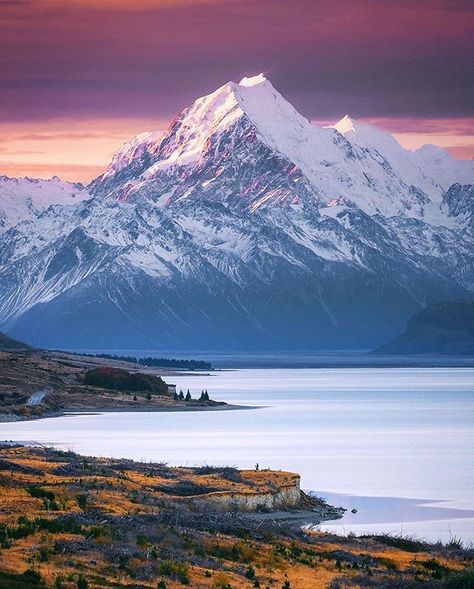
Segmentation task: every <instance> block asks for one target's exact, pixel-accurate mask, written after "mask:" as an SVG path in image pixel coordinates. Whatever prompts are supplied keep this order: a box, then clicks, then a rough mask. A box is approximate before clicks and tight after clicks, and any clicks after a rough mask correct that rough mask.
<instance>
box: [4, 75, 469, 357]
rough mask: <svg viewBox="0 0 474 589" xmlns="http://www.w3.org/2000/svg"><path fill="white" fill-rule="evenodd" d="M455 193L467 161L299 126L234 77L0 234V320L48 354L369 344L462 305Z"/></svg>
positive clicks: (270, 94)
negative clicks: (439, 305)
mask: <svg viewBox="0 0 474 589" xmlns="http://www.w3.org/2000/svg"><path fill="white" fill-rule="evenodd" d="M5 182H6V181H5ZM54 182H56V183H57V179H56V180H54ZM473 183H474V164H473V163H472V162H458V161H456V160H453V159H452V158H450V156H449V155H447V154H446V153H445V152H443V151H442V150H436V149H434V148H433V149H431V148H429V147H428V148H425V149H423V150H420V151H419V152H410V151H407V150H405V149H403V148H402V147H401V146H400V145H399V144H398V143H397V142H396V141H395V140H394V138H393V137H392V136H390V135H388V134H386V133H383V132H381V131H379V130H378V129H376V128H375V127H372V126H369V125H363V124H360V123H358V122H357V121H355V122H354V121H352V120H351V119H350V118H349V117H344V119H342V120H341V121H340V122H339V123H337V124H336V125H335V126H334V127H329V128H321V127H315V126H314V125H312V124H311V123H309V122H308V121H307V120H306V119H304V117H302V116H301V115H299V114H298V113H297V112H296V111H295V110H294V109H293V107H292V106H291V105H290V104H288V103H287V102H286V101H285V100H284V98H283V97H282V96H281V95H280V94H278V92H277V91H276V90H275V89H274V88H273V87H272V86H271V84H270V83H269V82H268V81H267V80H265V78H263V77H262V76H257V77H256V78H250V79H248V78H244V80H242V81H241V82H240V84H235V83H229V84H226V85H225V86H223V87H222V88H219V89H218V90H217V91H216V92H214V93H213V94H210V95H209V96H206V97H203V98H200V99H198V100H197V101H196V102H195V103H194V104H193V105H191V106H190V107H189V108H188V109H185V110H184V111H183V112H182V113H181V114H180V115H179V116H178V117H177V118H176V119H175V120H174V121H173V122H172V123H171V125H170V128H169V130H168V131H167V132H166V133H165V134H164V136H162V137H159V136H157V135H156V134H153V133H147V134H143V135H140V136H138V137H136V138H134V139H132V140H131V141H130V142H128V143H126V144H125V145H124V146H123V147H122V148H121V149H120V150H119V152H118V153H117V154H116V155H115V157H114V159H113V161H112V163H111V164H110V166H109V167H108V168H107V170H106V171H105V173H104V174H103V175H102V176H100V177H98V178H97V179H96V180H94V181H93V182H92V183H91V185H90V186H89V189H88V190H89V193H86V192H85V191H84V190H83V189H82V188H81V187H77V186H75V185H74V186H72V185H68V186H67V187H66V188H65V189H64V190H63V191H62V192H61V193H60V197H59V196H58V198H52V199H50V200H49V201H47V203H48V207H46V206H44V207H42V208H41V207H36V208H32V207H29V208H28V211H29V212H28V217H27V220H26V221H24V222H20V223H17V224H13V226H11V227H10V228H9V229H7V228H6V227H5V229H6V230H5V231H4V233H3V235H0V278H1V280H0V325H1V326H3V329H5V330H7V331H8V332H9V333H11V334H13V335H15V336H16V337H22V338H25V339H27V340H28V341H31V342H33V343H35V344H38V345H42V346H51V347H81V348H87V347H90V348H142V349H143V348H155V349H159V348H163V349H165V348H167V349H183V350H190V349H195V350H204V349H208V350H215V349H221V350H255V349H279V350H282V349H286V350H290V349H321V348H363V347H367V348H370V347H374V346H376V345H379V344H381V343H382V342H384V341H387V340H388V339H390V338H392V337H394V336H395V335H396V334H397V333H400V331H401V330H402V329H403V326H404V325H405V323H406V320H407V318H408V317H409V316H411V315H412V314H413V313H414V312H416V311H417V310H419V309H420V308H422V307H423V306H425V305H426V304H429V303H432V302H433V303H435V302H439V301H441V300H453V299H458V298H465V297H469V296H470V295H471V293H472V291H473V288H474V248H473V234H472V229H473V228H472V184H473ZM9 186H10V185H9ZM1 188H2V186H1V183H0V212H1V211H2V207H3V212H4V214H3V217H4V218H8V219H12V218H14V215H13V214H12V212H11V206H12V205H11V202H12V200H11V199H10V200H8V199H5V198H3V199H2V190H1ZM23 188H24V187H23ZM55 190H56V192H55V194H56V193H58V194H59V192H60V191H58V189H57V187H56V188H55ZM22 194H23V193H22ZM65 195H66V196H65ZM32 199H34V195H33V196H32ZM43 200H45V199H43ZM28 202H29V201H28Z"/></svg>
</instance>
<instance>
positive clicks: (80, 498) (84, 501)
mask: <svg viewBox="0 0 474 589" xmlns="http://www.w3.org/2000/svg"><path fill="white" fill-rule="evenodd" d="M76 502H77V504H78V505H79V507H80V508H81V509H82V511H85V510H86V509H87V505H88V503H89V497H88V496H87V493H80V494H79V495H76Z"/></svg>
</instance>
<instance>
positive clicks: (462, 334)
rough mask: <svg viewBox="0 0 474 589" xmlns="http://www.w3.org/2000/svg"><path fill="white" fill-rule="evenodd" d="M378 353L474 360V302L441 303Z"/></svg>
mask: <svg viewBox="0 0 474 589" xmlns="http://www.w3.org/2000/svg"><path fill="white" fill-rule="evenodd" d="M376 353H378V354H444V355H467V356H474V301H454V302H450V303H440V304H437V305H430V306H429V307H427V308H426V309H422V310H421V311H419V312H418V313H416V315H414V316H413V317H412V318H411V319H410V321H409V322H408V324H407V327H406V329H405V331H404V332H403V333H402V334H401V335H399V336H398V337H396V338H395V339H394V340H393V341H391V342H390V343H388V344H385V345H383V346H381V347H380V348H378V350H376Z"/></svg>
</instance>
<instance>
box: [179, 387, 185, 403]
mask: <svg viewBox="0 0 474 589" xmlns="http://www.w3.org/2000/svg"><path fill="white" fill-rule="evenodd" d="M178 396H179V400H180V401H184V393H183V391H182V390H180V391H179V395H178Z"/></svg>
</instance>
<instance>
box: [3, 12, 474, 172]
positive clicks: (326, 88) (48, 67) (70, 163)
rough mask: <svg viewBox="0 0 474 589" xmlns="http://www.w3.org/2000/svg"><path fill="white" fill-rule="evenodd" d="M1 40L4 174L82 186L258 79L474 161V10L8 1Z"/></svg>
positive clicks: (321, 111)
mask: <svg viewBox="0 0 474 589" xmlns="http://www.w3.org/2000/svg"><path fill="white" fill-rule="evenodd" d="M0 29H1V31H2V34H1V35H0V174H8V175H25V174H26V175H31V176H41V177H49V176H51V175H59V176H61V177H63V178H66V179H70V180H80V181H84V182H87V181H88V180H90V179H91V178H93V177H94V176H95V175H97V174H98V173H100V172H101V171H102V170H103V168H104V167H105V165H107V163H108V162H109V160H110V158H111V156H112V154H113V152H114V151H115V150H116V149H117V147H118V146H119V145H120V143H121V142H122V141H123V140H125V139H127V138H128V137H130V136H131V135H134V134H136V133H140V132H143V131H147V130H163V129H165V128H166V126H167V123H168V121H170V120H171V119H172V117H173V116H174V115H175V114H176V113H177V112H179V111H180V110H181V109H182V108H184V107H185V106H187V105H189V104H190V103H191V102H192V101H193V100H194V99H195V98H196V97H198V96H201V95H203V94H207V93H209V92H211V91H213V90H214V89H215V88H217V87H218V86H220V85H222V84H223V83H225V82H227V81H228V80H231V79H232V80H239V79H240V78H241V77H243V76H244V75H254V74H256V73H259V72H261V71H263V72H265V73H266V74H267V76H268V77H269V79H270V80H271V81H272V83H273V84H274V86H275V87H276V88H277V89H278V90H279V91H280V92H282V94H283V95H284V96H285V97H286V98H287V99H288V100H289V101H290V102H292V104H294V106H295V107H296V108H297V109H298V110H299V111H300V112H301V113H302V114H304V115H305V116H306V117H307V118H309V119H311V120H314V121H336V120H337V119H338V118H340V117H342V116H343V115H344V114H346V113H349V114H350V115H351V116H352V117H353V118H356V119H361V120H367V121H371V122H374V123H375V124H378V125H379V126H380V127H382V128H384V129H387V130H389V131H390V132H392V133H394V134H395V136H396V137H397V139H398V140H399V141H400V142H401V143H402V144H403V145H405V146H406V147H409V148H416V147H419V146H420V145H422V144H424V143H435V144H437V145H440V146H442V147H445V148H447V149H448V150H449V151H450V152H451V153H452V154H453V155H454V156H455V157H459V158H472V157H474V107H473V101H472V96H473V95H474V87H473V85H474V80H473V76H472V55H473V53H474V41H473V39H474V35H473V34H472V32H473V30H474V3H473V2H472V1H471V0H398V1H397V2H392V1H390V0H388V1H387V0H383V1H382V0H339V1H338V2H334V1H333V0H294V1H293V2H291V3H289V2H288V1H287V0H114V1H112V0H68V1H67V2H64V1H60V0H1V1H0Z"/></svg>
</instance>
